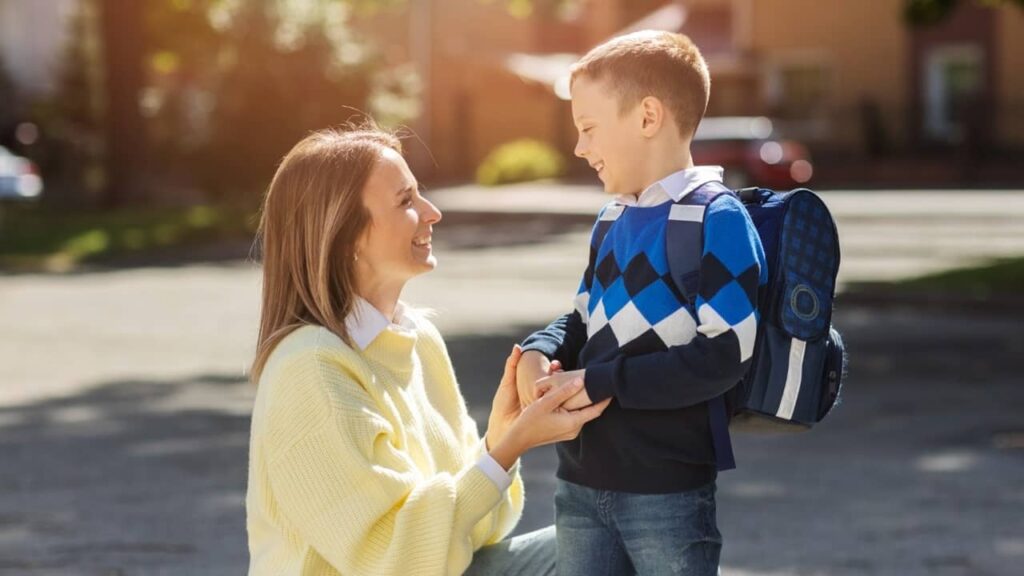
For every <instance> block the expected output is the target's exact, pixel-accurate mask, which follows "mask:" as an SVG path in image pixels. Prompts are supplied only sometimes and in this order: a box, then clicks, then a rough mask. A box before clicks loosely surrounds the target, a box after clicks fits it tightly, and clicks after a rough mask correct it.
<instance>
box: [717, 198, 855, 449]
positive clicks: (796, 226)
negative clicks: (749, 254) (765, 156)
mask: <svg viewBox="0 0 1024 576" xmlns="http://www.w3.org/2000/svg"><path fill="white" fill-rule="evenodd" d="M736 194H737V195H738V196H739V199H740V201H742V202H743V205H744V206H745V207H746V208H747V212H749V213H750V217H751V219H752V220H753V221H754V226H755V227H756V228H757V233H758V235H759V236H760V237H761V243H762V245H763V246H764V251H765V256H766V257H767V260H768V274H769V276H768V285H767V287H766V289H765V290H763V292H762V294H761V295H760V302H759V305H760V310H761V321H760V323H759V326H758V333H757V340H756V343H755V344H754V356H753V360H752V362H751V366H750V369H749V371H748V372H747V374H746V376H745V377H744V378H743V380H742V381H741V382H740V383H739V384H738V385H737V386H736V388H734V389H733V390H732V391H731V392H730V394H729V395H727V397H726V404H727V405H728V407H729V413H730V415H731V419H730V423H729V428H730V429H731V430H745V431H800V430H806V429H809V428H810V427H811V426H813V425H814V424H817V423H818V422H820V421H821V420H822V419H823V418H824V417H825V416H826V415H827V414H828V413H829V411H831V410H832V407H833V406H835V405H836V403H837V402H838V400H839V390H840V388H841V386H842V381H843V376H844V375H845V372H846V350H845V347H844V346H843V339H842V337H841V336H840V334H839V332H838V331H837V330H836V329H835V328H834V327H833V326H832V303H833V300H834V298H835V291H836V275H837V274H838V273H839V235H838V232H837V231H836V224H835V221H834V220H833V219H832V215H831V214H830V213H829V211H828V208H827V207H826V206H825V203H824V202H822V200H821V198H819V197H818V196H817V195H816V194H815V193H814V192H811V191H810V190H807V189H806V188H798V189H796V190H793V191H791V192H773V191H772V190H766V189H763V188H745V189H742V190H738V191H737V192H736Z"/></svg>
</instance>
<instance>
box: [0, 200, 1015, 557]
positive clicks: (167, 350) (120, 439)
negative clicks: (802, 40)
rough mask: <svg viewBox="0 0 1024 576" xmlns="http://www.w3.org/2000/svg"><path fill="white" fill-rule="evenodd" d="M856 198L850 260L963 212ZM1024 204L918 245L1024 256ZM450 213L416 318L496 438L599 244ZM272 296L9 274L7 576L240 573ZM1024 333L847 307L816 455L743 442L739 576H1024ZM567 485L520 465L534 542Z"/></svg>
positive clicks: (734, 485)
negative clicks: (536, 337)
mask: <svg viewBox="0 0 1024 576" xmlns="http://www.w3.org/2000/svg"><path fill="white" fill-rule="evenodd" d="M456 192H458V191H456ZM551 192H552V191H551V190H548V191H547V193H548V194H550V193H551ZM577 192H579V191H577ZM540 193H543V190H542V191H541V192H540ZM858 194H859V193H849V194H845V195H835V196H834V197H833V196H832V195H829V197H828V198H829V202H830V204H833V206H834V207H836V208H837V212H840V226H841V229H842V231H843V234H845V236H844V247H847V246H848V245H851V244H852V245H856V244H857V242H860V241H864V242H867V239H870V238H872V237H876V238H877V237H881V236H883V235H885V236H891V235H893V234H895V233H896V232H899V231H901V230H903V226H902V225H894V222H893V220H892V214H894V213H899V210H901V209H905V207H907V206H925V205H927V206H931V203H932V202H936V203H937V205H939V206H942V205H948V203H949V202H951V201H953V200H952V198H949V197H942V196H939V197H936V196H934V195H927V196H925V195H918V196H913V195H906V194H904V195H896V196H894V197H893V200H892V202H891V203H890V204H888V205H887V204H886V203H885V202H886V201H885V200H884V199H885V198H887V197H886V196H876V195H875V193H872V195H871V196H870V197H871V199H875V198H878V199H879V201H877V202H874V201H872V202H871V203H870V204H866V205H862V204H860V202H859V201H857V200H858V198H859V196H858ZM584 197H588V198H589V199H588V200H587V201H588V202H593V201H594V196H593V195H590V194H586V196H580V197H579V199H582V198H584ZM1022 197H1024V196H1022V195H1012V194H1007V195H1001V194H996V193H992V194H987V195H984V196H979V198H984V199H985V200H986V202H983V203H981V204H973V203H972V204H971V206H972V207H973V206H976V205H986V206H988V208H987V212H986V211H981V212H980V214H977V215H976V216H973V217H972V218H953V217H949V216H943V215H942V214H941V210H939V211H938V212H939V213H938V214H935V216H934V218H935V219H934V220H933V219H928V218H918V220H919V221H920V223H921V224H922V227H923V228H922V231H921V232H920V234H933V236H931V238H933V239H937V238H939V237H944V236H952V237H958V236H959V237H964V236H971V235H977V234H980V233H982V232H984V233H987V234H989V237H995V238H1001V239H1003V240H1006V241H1013V240H1014V238H1015V237H1016V241H1017V242H1020V241H1021V238H1020V236H1021V235H1020V233H1019V229H1017V228H1015V226H1017V225H1018V224H1017V222H1018V221H1019V218H1013V217H1011V216H1014V215H1018V213H1017V212H1013V210H1022V209H1024V202H1022V201H1021V198H1022ZM1007 198H1008V199H1009V200H1008V201H1005V202H1004V201H1003V199H1007ZM597 200H598V202H599V201H600V197H597ZM438 201H439V203H440V204H442V206H444V204H445V202H448V201H447V200H441V199H439V200H438ZM572 201H577V200H572ZM567 202H568V201H567ZM843 202H849V204H848V205H847V206H846V207H845V208H842V209H839V208H838V206H839V205H840V204H842V203H843ZM901 206H903V207H904V208H900V207H901ZM444 207H446V208H448V210H449V212H448V221H447V228H439V230H438V232H437V237H438V239H439V242H438V244H439V246H438V252H439V256H440V259H441V266H440V267H439V269H438V270H437V271H435V272H434V273H432V274H430V275H427V276H425V277H423V278H422V279H418V280H416V281H414V282H413V283H412V284H411V285H410V286H409V289H408V291H407V299H408V300H410V301H412V302H416V303H420V304H426V305H430V306H432V307H434V308H436V309H437V310H438V312H439V316H438V320H437V322H438V324H439V325H440V326H441V328H442V331H443V332H444V333H445V334H446V336H447V338H448V342H449V346H450V349H451V352H452V355H453V358H454V360H455V363H456V368H457V371H458V373H459V376H460V379H461V382H462V386H463V388H464V391H465V394H466V396H467V398H468V400H469V403H470V406H471V409H472V410H473V412H474V414H475V416H476V417H477V419H478V421H484V420H485V418H486V409H487V405H488V403H489V398H490V394H491V391H492V390H493V387H494V385H495V384H496V381H497V377H498V370H499V367H500V365H501V360H502V359H503V358H504V355H505V354H506V353H507V350H508V348H509V346H510V345H511V343H512V342H513V341H515V340H516V339H517V338H519V337H520V336H521V335H523V334H524V333H526V331H528V330H529V329H530V328H531V327H534V326H536V325H538V324H540V323H541V322H543V321H544V320H545V319H547V318H549V317H551V316H553V315H554V314H557V313H558V312H560V311H562V310H564V309H565V306H566V305H567V303H568V299H569V295H570V294H571V293H572V292H573V291H574V289H575V286H576V282H577V269H578V266H579V264H578V262H579V260H580V259H581V258H582V257H583V256H584V254H585V250H584V249H583V247H584V246H585V237H586V230H587V229H588V227H589V224H588V223H587V222H586V219H585V218H582V217H581V218H575V219H573V218H557V219H555V218H550V217H547V218H539V217H536V216H533V215H530V214H529V212H531V210H526V211H524V212H525V213H524V214H522V215H519V216H516V215H515V214H512V213H511V212H514V210H512V209H505V211H504V212H503V214H502V215H500V216H495V215H491V216H486V215H483V216H482V215H480V214H475V215H473V216H469V215H468V212H473V211H478V210H475V209H473V207H472V206H467V205H466V203H463V204H461V208H462V210H461V211H460V210H458V209H457V208H459V207H460V205H459V203H458V202H455V201H451V202H450V204H449V205H448V206H444ZM1011 207H1012V208H1011ZM965 209H966V208H964V207H957V210H958V212H959V211H963V210H965ZM929 210H932V209H929ZM933 212H935V211H934V210H933ZM856 214H861V215H860V216H856ZM904 214H905V215H904V216H903V217H901V218H903V219H904V220H906V221H910V220H914V214H911V213H908V212H904ZM473 222H478V223H477V224H474V223H473ZM479 222H483V223H482V224H481V223H479ZM933 222H941V223H940V224H933ZM986 223H988V224H986ZM958 226H960V228H958ZM972 226H973V228H972ZM879 227H881V228H879ZM871 230H874V232H872V231H871ZM879 230H882V231H879ZM969 230H974V232H970V231H969ZM1014 230H1017V231H1016V232H1015V231H1014ZM905 236H906V237H908V238H914V237H915V236H914V235H913V234H906V235H905ZM856 238H860V239H864V240H855V239H856ZM527 240H528V241H527ZM1003 240H1000V242H1002V241H1003ZM920 244H921V249H920V250H917V251H914V250H909V249H907V250H906V251H905V252H906V253H908V254H918V255H923V256H922V257H920V258H919V257H917V256H915V257H914V261H915V262H918V263H920V262H921V261H922V260H923V261H927V262H928V263H932V262H936V261H940V260H941V259H942V253H943V252H944V251H943V250H933V249H932V248H931V247H932V242H931V241H922V242H920ZM1014 250H1016V252H1015V253H1024V249H1021V248H1020V247H1019V246H1016V245H1015V248H1014ZM885 252H886V253H887V254H889V255H891V251H890V250H886V251H885ZM851 253H852V254H854V255H856V254H858V253H859V254H860V256H850V254H851ZM1007 253H1014V252H1013V251H1012V250H1010V249H1009V248H1007ZM869 254H870V250H866V249H854V250H853V251H852V252H851V251H850V250H849V249H848V251H847V256H848V257H847V259H846V263H847V265H849V266H851V267H855V266H854V264H853V263H856V262H858V261H859V262H861V263H862V264H860V265H861V266H864V267H865V269H868V270H870V268H871V264H870V263H871V257H870V256H869ZM968 257H969V258H976V257H980V255H979V254H977V253H974V254H971V255H969V256H968ZM851 262H852V263H851ZM878 269H879V270H880V272H879V273H878V274H879V275H884V270H886V269H889V268H886V267H884V266H879V267H878ZM896 269H898V270H901V271H902V270H904V269H903V268H899V267H896ZM860 277H861V278H863V277H870V274H867V273H865V274H864V276H860ZM258 282H259V276H258V271H257V270H256V269H255V268H254V267H253V266H251V265H249V264H246V263H244V262H240V261H232V262H227V263H216V264H192V265H185V266H161V267H146V268H133V269H121V270H110V271H92V272H84V273H79V274H72V275H59V276H54V275H51V276H42V275H19V276H0V575H4V576H6V575H7V574H11V575H14V574H45V575H51V574H52V575H57V574H60V575H65V574H71V575H78V574H81V575H90V576H91V575H104V576H109V575H129V574H189V575H192V574H195V575H204V574H211V575H213V574H238V573H244V570H245V565H246V558H247V553H246V550H245V533H244V501H243V498H244V485H245V473H246V470H245V467H246V446H247V442H248V412H249V408H250V403H251V398H252V390H251V388H249V387H248V385H247V384H245V383H244V382H243V371H244V369H245V365H246V363H247V361H248V360H249V357H250V355H251V352H252V338H253V336H254V334H255V325H256V310H257V289H258ZM494 302H511V303H513V305H511V306H507V307H505V308H503V309H501V310H500V311H494V310H493V303H494ZM1022 320H1024V318H1021V317H1008V318H995V317H992V316H968V315H964V314H961V313H956V312H953V311H950V312H949V313H943V314H936V313H931V312H929V313H924V312H915V311H912V310H900V309H888V310H884V311H883V310H876V309H867V308H856V307H844V306H842V304H840V312H839V315H838V317H837V323H838V324H839V325H840V326H841V327H842V328H843V329H844V330H845V332H846V335H847V339H848V342H849V347H850V351H851V356H852V358H853V371H852V374H851V377H850V379H849V381H848V383H847V385H848V388H847V391H846V399H845V402H844V404H843V405H842V407H841V408H840V409H839V410H838V412H837V413H836V414H835V415H834V416H831V417H830V418H829V420H828V421H827V422H826V423H825V424H824V425H822V427H821V428H820V429H818V430H816V431H814V432H813V433H811V434H805V435H801V436H792V437H750V436H748V437H741V438H738V439H737V451H738V457H739V459H740V463H741V467H740V469H739V470H737V471H735V472H731V473H729V474H727V475H724V476H723V478H722V479H721V482H720V524H721V528H722V530H723V532H724V533H725V536H726V538H727V547H726V550H725V559H724V562H725V569H724V571H723V572H724V573H725V574H727V575H729V574H733V575H737V576H754V575H756V576H768V575H772V576H774V575H783V574H800V575H804V574H806V575H812V574H813V575H817V574H829V575H847V574H849V575H854V574H893V575H896V574H900V575H925V574H928V575H931V574H938V575H1004V574H1005V575H1010V574H1017V573H1019V567H1020V566H1021V564H1022V562H1024V419H1022V418H1021V416H1020V406H1022V405H1024V387H1022V386H1020V383H1021V382H1020V377H1019V370H1017V367H1018V366H1019V363H1020V358H1021V357H1022V355H1024V336H1022V335H1021V331H1020V326H1021V321H1022ZM553 464H554V457H553V452H552V451H551V450H546V449H542V450H538V451H536V452H534V453H532V454H530V455H529V456H528V458H527V460H526V462H525V464H524V469H525V474H526V478H527V483H528V488H527V490H528V497H529V504H528V509H527V512H526V515H525V518H524V520H523V522H522V523H521V525H520V527H519V530H520V531H525V530H529V529H532V528H536V527H539V526H542V525H545V524H547V523H549V522H550V519H551V504H550V503H551V493H552V489H553V478H552V474H551V470H552V468H553Z"/></svg>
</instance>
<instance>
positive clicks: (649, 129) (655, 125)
mask: <svg viewBox="0 0 1024 576" xmlns="http://www.w3.org/2000/svg"><path fill="white" fill-rule="evenodd" d="M640 117H641V121H642V122H643V124H642V125H641V128H640V129H641V132H642V133H643V135H644V136H646V137H647V138H650V137H652V136H654V135H655V134H657V133H658V131H659V130H661V125H662V124H664V123H665V106H664V105H663V104H662V103H661V100H658V99H657V98H655V97H654V96H648V97H646V98H644V99H643V100H641V101H640Z"/></svg>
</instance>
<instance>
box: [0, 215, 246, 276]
mask: <svg viewBox="0 0 1024 576" xmlns="http://www.w3.org/2000/svg"><path fill="white" fill-rule="evenodd" d="M7 208H8V210H7V211H6V212H5V214H4V215H3V221H2V222H0V268H2V267H7V266H28V267H33V268H38V267H45V266H46V265H48V264H53V263H55V264H57V265H60V266H70V265H74V264H76V263H79V262H85V261H91V260H98V259H103V258H109V257H112V256H117V255H120V254H126V253H131V252H137V251H145V250H153V249H158V248H172V247H181V246H191V245H196V244H202V243H209V242H215V241H221V240H248V239H250V238H252V237H253V235H254V234H255V227H256V218H255V214H254V213H253V212H251V211H250V210H248V209H244V208H240V207H233V206H212V205H205V206H195V207H192V208H167V209H155V208H149V209H141V208H140V209H123V210H115V211H77V212H67V211H54V210H51V209H47V208H44V207H40V206H11V207H7Z"/></svg>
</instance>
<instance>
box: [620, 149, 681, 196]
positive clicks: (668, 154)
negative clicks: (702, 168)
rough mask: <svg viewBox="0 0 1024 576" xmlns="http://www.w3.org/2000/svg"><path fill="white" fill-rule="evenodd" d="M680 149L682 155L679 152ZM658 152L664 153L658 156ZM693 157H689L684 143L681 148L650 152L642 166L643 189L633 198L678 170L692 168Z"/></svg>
mask: <svg viewBox="0 0 1024 576" xmlns="http://www.w3.org/2000/svg"><path fill="white" fill-rule="evenodd" d="M680 149H682V154H680V153H679V150H680ZM659 151H665V153H663V154H659V153H658V152H659ZM693 167H694V164H693V156H692V155H690V146H689V143H688V142H684V143H683V145H682V146H661V147H656V148H654V149H653V150H652V153H651V154H650V155H649V156H648V162H646V163H645V165H644V173H645V174H644V178H643V182H644V184H643V187H641V188H640V189H639V190H637V191H636V193H635V194H634V195H635V196H640V194H643V192H644V190H647V189H648V188H649V187H650V186H651V185H652V184H654V183H655V182H659V181H661V180H662V179H664V178H665V177H667V176H670V175H672V174H675V173H676V172H679V171H680V170H687V169H689V168H693Z"/></svg>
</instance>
